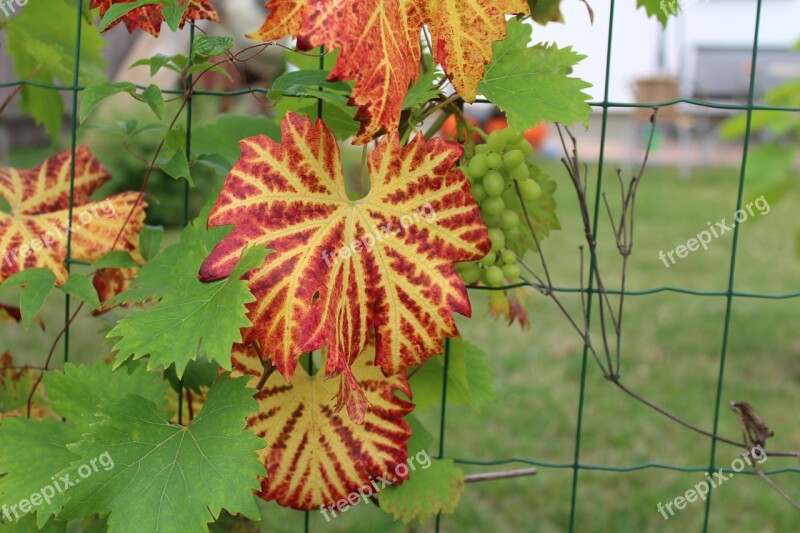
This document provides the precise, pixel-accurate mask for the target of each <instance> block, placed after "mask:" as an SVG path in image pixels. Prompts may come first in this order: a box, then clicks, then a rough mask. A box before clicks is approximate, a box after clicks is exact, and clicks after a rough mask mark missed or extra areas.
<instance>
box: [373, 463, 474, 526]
mask: <svg viewBox="0 0 800 533" xmlns="http://www.w3.org/2000/svg"><path fill="white" fill-rule="evenodd" d="M426 456H427V454H426ZM417 457H419V454H417ZM410 459H411V458H410V457H409V460H410ZM428 461H430V464H429V466H428V467H427V468H421V467H420V466H419V465H418V466H417V468H416V469H415V470H414V471H413V472H411V476H410V477H409V479H407V480H405V481H404V482H403V483H402V484H401V485H399V486H395V487H388V488H386V489H384V490H383V491H382V492H381V493H380V497H379V499H380V503H381V510H383V511H386V512H387V513H390V514H391V515H392V516H394V518H395V519H401V520H402V521H403V523H404V524H408V523H409V522H411V521H412V520H417V521H419V522H420V523H423V522H425V521H426V520H428V519H430V518H432V517H434V516H436V515H437V514H439V513H453V512H454V511H455V510H456V507H458V502H459V500H460V499H461V494H462V493H463V492H464V484H465V482H464V472H462V471H461V470H460V469H458V468H456V466H455V464H454V463H453V461H452V460H451V459H433V460H431V459H430V458H428ZM417 462H418V463H419V461H417ZM423 466H424V464H423Z"/></svg>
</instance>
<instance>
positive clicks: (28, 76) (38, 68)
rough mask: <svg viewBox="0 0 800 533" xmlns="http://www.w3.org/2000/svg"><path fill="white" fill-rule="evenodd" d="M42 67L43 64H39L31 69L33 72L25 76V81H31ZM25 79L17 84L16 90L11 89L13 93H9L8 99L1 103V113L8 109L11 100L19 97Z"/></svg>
mask: <svg viewBox="0 0 800 533" xmlns="http://www.w3.org/2000/svg"><path fill="white" fill-rule="evenodd" d="M41 68H42V66H41V65H39V66H37V67H36V68H35V69H33V70H32V71H31V73H30V74H28V75H27V76H25V81H29V80H30V79H31V78H33V77H34V76H36V73H37V72H39V70H40V69H41ZM25 81H23V82H22V83H20V84H19V85H17V86H16V87H14V90H13V91H11V94H9V95H8V96H7V97H6V99H5V100H3V103H2V104H0V113H2V112H3V111H5V110H6V107H8V104H10V103H11V102H12V101H13V100H14V98H16V97H17V95H18V94H19V93H20V91H22V88H23V87H25Z"/></svg>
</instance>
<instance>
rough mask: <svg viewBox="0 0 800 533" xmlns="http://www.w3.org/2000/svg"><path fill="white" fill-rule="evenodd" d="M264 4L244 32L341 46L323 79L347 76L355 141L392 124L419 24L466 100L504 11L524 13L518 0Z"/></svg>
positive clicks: (413, 75) (281, 0)
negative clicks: (264, 10)
mask: <svg viewBox="0 0 800 533" xmlns="http://www.w3.org/2000/svg"><path fill="white" fill-rule="evenodd" d="M267 7H269V8H270V9H272V11H271V13H270V14H269V16H268V17H267V19H266V21H265V22H264V25H263V26H262V27H261V29H259V30H258V31H256V32H254V33H253V34H251V35H249V37H250V38H252V39H257V40H263V41H269V40H274V39H277V38H279V37H283V36H286V35H291V36H293V37H297V38H298V46H299V47H300V48H303V49H311V48H314V47H316V46H320V45H325V46H327V47H328V48H330V49H334V48H340V49H341V54H340V55H339V59H338V61H337V62H336V66H335V67H334V69H333V70H332V71H331V74H330V78H329V79H330V80H331V81H333V80H355V86H354V88H353V92H352V95H351V103H352V104H354V105H356V106H358V107H359V111H358V113H357V114H356V118H357V119H358V120H360V121H361V123H362V125H361V130H360V131H359V133H358V136H357V138H356V143H358V144H365V143H367V142H369V141H371V140H372V138H373V137H374V136H375V135H377V134H379V133H380V132H381V131H383V130H385V131H395V130H397V128H398V125H399V123H400V113H401V111H402V104H403V100H404V98H405V95H406V93H407V92H408V88H409V86H410V84H412V83H413V82H414V81H416V79H417V77H418V74H419V61H420V53H421V51H420V32H421V31H422V28H423V26H425V25H426V24H427V25H428V27H429V28H430V31H431V35H432V38H433V48H434V49H433V54H434V57H435V59H436V61H437V62H439V63H440V64H441V65H442V66H443V67H444V69H445V72H446V73H447V75H448V76H449V77H450V79H451V80H452V82H453V85H454V86H455V88H456V89H457V90H458V92H459V94H461V96H462V97H464V99H466V100H468V101H472V100H474V99H475V96H476V92H477V86H478V82H479V81H480V80H481V79H482V78H483V67H484V65H485V64H486V63H488V62H489V61H491V59H492V43H493V42H494V41H497V40H501V39H503V38H505V34H506V29H505V28H506V24H505V22H506V20H505V15H506V14H516V13H525V14H527V13H529V7H528V4H527V2H526V1H525V0H358V1H356V0H271V1H269V2H267Z"/></svg>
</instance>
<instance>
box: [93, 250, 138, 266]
mask: <svg viewBox="0 0 800 533" xmlns="http://www.w3.org/2000/svg"><path fill="white" fill-rule="evenodd" d="M138 266H140V265H139V263H137V262H136V261H135V260H134V259H133V257H131V253H130V252H126V251H125V250H114V251H113V252H108V253H107V254H106V255H104V256H103V257H101V258H100V259H98V260H97V261H95V262H94V263H92V268H136V267H138Z"/></svg>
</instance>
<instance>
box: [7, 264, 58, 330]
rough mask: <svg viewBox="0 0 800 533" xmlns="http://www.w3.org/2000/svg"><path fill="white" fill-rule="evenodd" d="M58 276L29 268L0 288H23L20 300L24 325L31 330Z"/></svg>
mask: <svg viewBox="0 0 800 533" xmlns="http://www.w3.org/2000/svg"><path fill="white" fill-rule="evenodd" d="M55 282H56V276H55V274H53V272H52V271H50V270H48V269H46V268H29V269H27V270H22V271H20V272H17V273H16V274H14V275H13V276H11V277H10V278H8V279H7V280H6V281H5V282H4V283H3V284H2V285H0V288H4V289H5V288H10V287H22V294H21V295H20V298H19V307H20V312H21V313H22V324H23V325H24V326H25V327H26V328H29V327H30V326H31V324H33V319H34V318H35V317H36V315H37V314H38V313H39V311H40V310H41V309H42V306H43V305H44V302H45V300H47V297H48V296H49V295H50V291H52V290H53V285H54V284H55Z"/></svg>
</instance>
